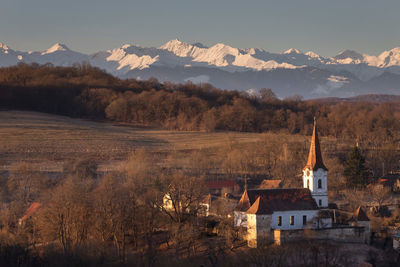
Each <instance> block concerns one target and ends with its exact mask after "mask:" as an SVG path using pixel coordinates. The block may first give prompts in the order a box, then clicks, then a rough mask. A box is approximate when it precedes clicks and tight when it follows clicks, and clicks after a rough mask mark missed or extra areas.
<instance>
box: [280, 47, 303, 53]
mask: <svg viewBox="0 0 400 267" xmlns="http://www.w3.org/2000/svg"><path fill="white" fill-rule="evenodd" d="M283 54H284V55H288V54H301V51H300V50H298V49H296V48H290V49H288V50H286V51H285V52H283Z"/></svg>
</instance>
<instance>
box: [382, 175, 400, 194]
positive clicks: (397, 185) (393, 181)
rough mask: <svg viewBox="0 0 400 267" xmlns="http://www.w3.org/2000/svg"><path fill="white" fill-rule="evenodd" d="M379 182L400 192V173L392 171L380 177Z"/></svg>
mask: <svg viewBox="0 0 400 267" xmlns="http://www.w3.org/2000/svg"><path fill="white" fill-rule="evenodd" d="M378 184H381V185H383V186H385V187H389V188H390V189H391V190H392V191H393V192H400V175H399V174H398V173H390V174H387V175H385V176H382V177H380V178H379V179H378Z"/></svg>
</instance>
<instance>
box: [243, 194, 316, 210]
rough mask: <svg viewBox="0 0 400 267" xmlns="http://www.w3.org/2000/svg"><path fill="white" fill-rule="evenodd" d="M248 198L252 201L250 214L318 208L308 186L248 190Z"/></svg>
mask: <svg viewBox="0 0 400 267" xmlns="http://www.w3.org/2000/svg"><path fill="white" fill-rule="evenodd" d="M248 198H249V200H250V202H251V203H252V205H251V207H250V208H249V209H248V210H247V213H249V214H272V213H273V212H275V211H289V210H317V209H318V206H317V203H315V200H314V198H313V197H312V196H311V192H310V190H309V189H308V188H293V189H292V188H288V189H263V190H248ZM252 199H254V201H252Z"/></svg>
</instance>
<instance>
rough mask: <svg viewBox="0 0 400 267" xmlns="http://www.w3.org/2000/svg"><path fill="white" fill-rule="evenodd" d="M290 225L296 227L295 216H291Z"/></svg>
mask: <svg viewBox="0 0 400 267" xmlns="http://www.w3.org/2000/svg"><path fill="white" fill-rule="evenodd" d="M290 225H294V216H290Z"/></svg>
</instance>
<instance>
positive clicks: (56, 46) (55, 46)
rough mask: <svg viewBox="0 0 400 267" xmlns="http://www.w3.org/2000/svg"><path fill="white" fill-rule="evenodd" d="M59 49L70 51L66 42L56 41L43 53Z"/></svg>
mask: <svg viewBox="0 0 400 267" xmlns="http://www.w3.org/2000/svg"><path fill="white" fill-rule="evenodd" d="M58 51H69V48H68V47H67V46H66V45H65V44H60V43H56V44H54V45H53V46H52V47H50V48H49V49H47V50H46V51H44V52H43V53H42V55H46V54H51V53H54V52H58Z"/></svg>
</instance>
